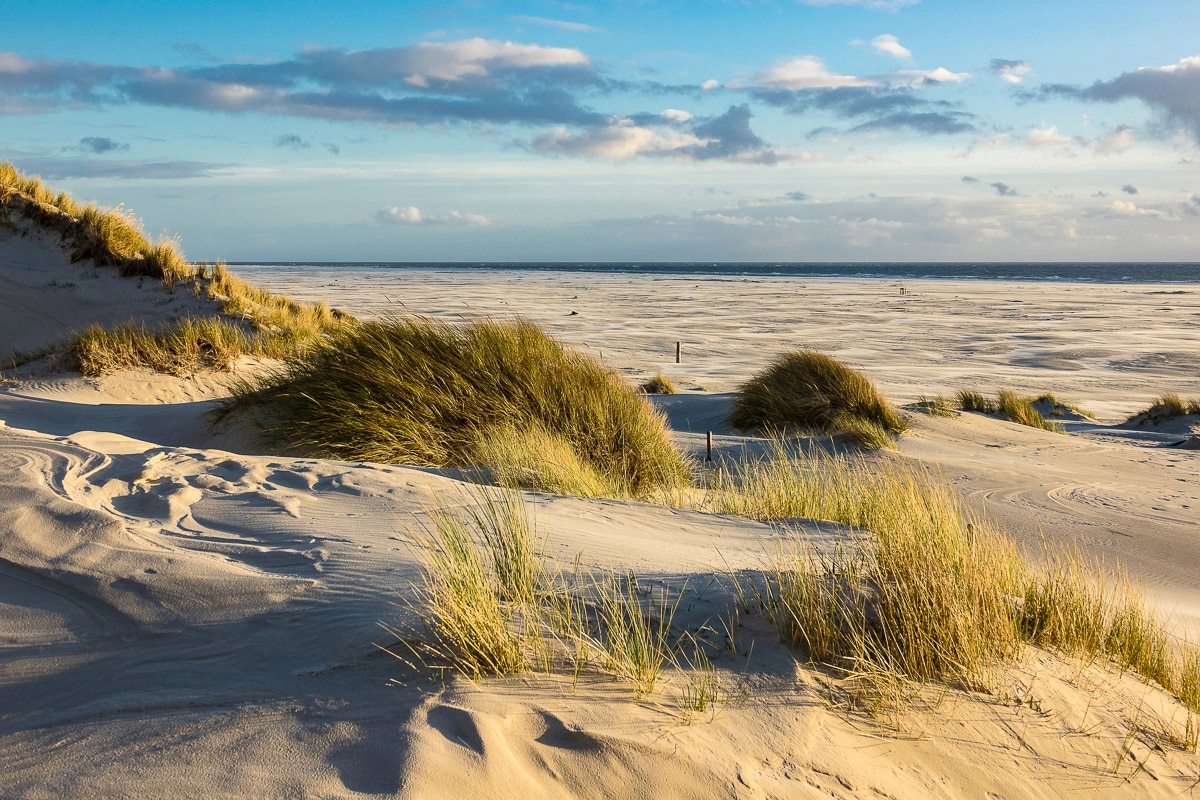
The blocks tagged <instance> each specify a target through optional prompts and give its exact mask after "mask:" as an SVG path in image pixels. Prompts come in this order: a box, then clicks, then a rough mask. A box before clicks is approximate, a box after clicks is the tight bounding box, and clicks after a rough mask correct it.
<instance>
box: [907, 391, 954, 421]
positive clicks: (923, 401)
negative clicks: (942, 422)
mask: <svg viewBox="0 0 1200 800" xmlns="http://www.w3.org/2000/svg"><path fill="white" fill-rule="evenodd" d="M910 408H913V409H915V410H917V411H923V412H925V413H926V414H928V415H929V416H931V417H957V416H958V409H957V408H956V407H955V405H954V401H952V400H950V399H948V398H946V397H943V396H942V395H940V394H939V395H938V396H937V397H933V398H930V397H926V396H925V395H921V396H920V397H918V398H917V402H915V403H913V405H912V406H910Z"/></svg>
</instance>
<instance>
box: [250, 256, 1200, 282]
mask: <svg viewBox="0 0 1200 800" xmlns="http://www.w3.org/2000/svg"><path fill="white" fill-rule="evenodd" d="M229 265H230V266H231V267H237V268H246V269H253V268H254V267H266V268H274V269H287V268H291V269H297V270H309V269H311V270H331V269H347V270H376V269H378V270H500V271H520V272H585V273H630V274H646V275H711V276H726V277H737V276H742V277H805V278H891V279H902V280H921V279H953V280H985V281H986V280H995V281H1067V282H1080V283H1200V262H1162V263H1157V262H1156V263H1129V262H1096V261H1081V262H1062V261H1055V262H1036V261H1031V262H988V261H956V262H903V263H898V262H881V263H836V262H780V261H764V262H757V263H744V262H736V263H729V262H702V261H689V262H652V261H629V262H608V261H604V262H587V261H563V262H407V261H394V262H377V261H332V262H331V261H307V262H306V261H270V262H269V261H243V262H229Z"/></svg>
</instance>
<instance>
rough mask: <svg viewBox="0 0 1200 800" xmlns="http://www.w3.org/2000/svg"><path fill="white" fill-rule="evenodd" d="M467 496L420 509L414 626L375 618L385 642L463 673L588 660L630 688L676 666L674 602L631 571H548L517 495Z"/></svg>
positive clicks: (408, 656)
mask: <svg viewBox="0 0 1200 800" xmlns="http://www.w3.org/2000/svg"><path fill="white" fill-rule="evenodd" d="M466 500H467V502H466V504H465V505H464V506H463V507H462V508H459V509H444V508H439V509H436V510H434V511H432V512H430V514H429V518H430V524H429V525H428V526H426V527H425V528H423V529H422V531H421V532H420V533H419V534H418V535H417V537H416V539H417V541H416V545H417V547H418V548H419V552H420V558H421V563H422V565H423V567H424V581H423V582H422V584H421V586H420V589H419V591H418V593H417V596H416V597H415V598H414V599H413V601H412V603H411V606H410V610H411V611H412V612H414V616H416V617H417V618H419V619H421V620H423V621H424V623H425V631H424V635H423V636H419V637H417V638H416V639H414V638H413V637H411V636H407V635H405V634H404V632H401V631H398V630H395V629H394V628H392V627H389V626H387V625H386V624H385V625H384V628H385V629H386V630H388V631H389V632H390V633H392V634H393V635H394V636H395V637H396V638H397V643H396V644H393V645H392V646H390V647H387V648H384V649H386V650H387V651H388V652H390V653H392V654H393V655H396V656H397V657H399V658H400V659H402V660H403V661H405V662H408V663H409V664H411V665H412V666H415V667H417V668H419V669H420V668H425V669H429V668H433V669H437V668H443V669H444V668H449V669H451V670H454V671H456V672H458V673H460V674H463V675H465V676H467V677H469V678H471V679H473V680H478V679H480V678H483V677H486V676H489V675H506V674H513V673H521V672H539V671H540V672H543V673H547V674H549V673H551V672H553V671H555V670H566V671H568V672H570V673H573V674H574V676H575V677H576V678H578V676H579V674H580V673H581V672H582V671H583V670H584V669H589V668H591V669H599V670H602V671H604V672H607V673H609V674H610V675H612V676H613V677H615V678H617V679H620V680H623V681H626V682H627V683H628V684H629V685H630V687H631V688H632V690H633V693H634V695H635V696H642V695H646V694H649V693H651V692H653V691H654V689H655V687H656V684H657V683H658V681H659V678H660V677H661V675H662V674H663V671H664V670H665V669H666V668H667V667H668V666H669V665H671V664H672V663H676V659H675V654H676V650H677V643H678V638H679V637H678V636H676V635H675V633H674V631H673V629H672V620H673V618H674V613H675V607H676V603H677V601H676V603H673V602H672V601H670V600H669V599H668V597H667V595H666V594H665V593H663V592H659V593H658V594H657V597H654V596H653V594H654V593H652V592H651V593H648V592H646V591H644V590H643V588H642V587H641V586H640V585H639V583H638V581H637V578H636V577H634V576H632V575H616V574H615V573H610V574H604V575H602V576H600V577H597V576H595V575H592V574H590V573H587V572H581V571H578V570H576V571H575V572H574V573H573V574H571V575H568V574H566V573H563V572H562V571H561V570H559V569H557V568H555V567H554V566H553V562H551V561H550V560H549V559H547V558H545V557H544V555H543V553H542V544H543V540H542V533H541V532H540V530H539V528H538V526H537V524H536V522H535V521H534V520H533V518H532V516H531V514H530V513H529V511H528V509H527V508H526V506H525V503H524V501H523V500H522V498H521V496H520V494H519V493H516V492H513V491H509V490H500V489H494V488H479V489H477V490H476V491H475V492H474V493H473V496H468V497H467V498H466ZM647 595H650V596H647ZM710 683H711V681H710ZM712 689H713V687H711V686H710V688H709V690H708V692H709V695H708V697H709V699H711V698H712V696H713V692H712Z"/></svg>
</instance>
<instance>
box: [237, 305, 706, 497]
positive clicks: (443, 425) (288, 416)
mask: <svg viewBox="0 0 1200 800" xmlns="http://www.w3.org/2000/svg"><path fill="white" fill-rule="evenodd" d="M235 409H254V410H255V412H256V415H257V418H258V420H259V422H260V423H261V425H262V428H263V437H264V439H265V440H266V441H267V442H269V443H272V444H275V445H278V446H283V447H286V448H289V449H291V450H293V451H297V452H304V453H307V454H310V455H314V456H318V457H323V458H337V459H343V460H363V461H377V462H384V463H401V464H414V465H420V466H432V467H462V468H471V467H484V468H487V469H489V470H492V471H493V472H495V473H498V474H499V475H501V476H502V477H507V478H508V479H509V480H508V481H507V482H511V483H514V484H518V485H533V486H537V487H538V488H542V489H546V490H555V487H556V486H564V488H569V487H566V486H565V484H567V483H569V481H565V480H563V479H561V478H556V477H554V475H555V470H567V471H568V472H570V471H573V470H572V467H573V465H582V466H583V467H586V469H585V470H583V471H582V473H581V474H580V476H579V481H580V482H581V483H584V484H589V485H590V484H592V483H593V482H594V480H595V479H596V478H597V477H599V478H600V479H601V480H602V482H603V484H604V485H605V486H606V487H610V488H614V489H617V488H619V489H620V492H619V493H620V494H622V495H624V494H631V495H639V496H641V495H647V494H651V493H653V492H656V491H659V490H664V489H672V488H678V487H681V486H683V485H686V483H687V482H688V479H689V476H690V469H689V466H688V464H687V462H686V461H685V460H684V459H683V457H682V456H681V455H680V454H679V453H678V452H677V451H676V450H675V448H674V447H673V446H672V445H671V443H670V440H669V439H668V437H667V432H666V428H665V425H664V422H663V418H662V416H661V415H659V414H658V413H657V412H655V411H654V409H653V408H652V407H651V406H650V404H649V402H648V401H647V400H646V399H645V398H644V397H642V396H641V395H639V394H638V393H637V391H636V390H634V389H633V388H631V387H629V386H628V385H626V384H625V383H624V382H623V381H622V380H621V378H620V376H619V375H617V374H616V373H615V372H613V371H611V370H609V369H607V368H604V367H602V366H601V365H599V364H597V363H596V362H595V361H594V360H592V359H591V358H589V357H588V356H586V355H583V354H580V353H578V352H574V351H571V350H568V349H566V348H565V347H563V346H562V345H561V344H560V343H559V342H557V341H556V340H554V339H552V338H550V337H549V336H547V335H546V334H545V333H544V332H543V331H542V330H541V329H539V328H538V327H537V326H535V325H533V324H532V323H529V322H525V321H522V320H516V321H512V322H493V321H486V322H477V323H470V324H461V325H451V324H447V323H442V322H435V321H431V320H425V319H392V320H385V321H378V322H366V323H362V324H360V325H356V326H350V327H347V328H345V329H343V330H338V331H335V332H334V333H332V334H331V335H329V336H328V338H326V339H324V340H322V341H321V342H320V343H319V344H317V345H316V346H314V347H313V348H312V349H310V350H308V351H305V352H302V353H300V354H298V355H296V356H294V357H292V358H290V359H289V360H288V361H286V362H285V364H284V367H283V368H282V369H281V370H279V371H278V372H276V373H275V374H273V375H270V376H267V377H264V378H262V379H260V380H258V381H257V382H255V383H253V384H248V385H245V386H243V387H242V388H241V389H240V390H237V392H236V394H235V396H234V397H233V398H232V399H231V400H230V401H229V402H228V403H226V404H225V405H224V406H223V408H222V409H221V410H220V411H219V416H224V415H225V414H228V413H230V412H232V411H233V410H235ZM539 451H544V452H545V456H543V455H542V454H541V453H540V452H539ZM543 457H544V458H546V459H547V463H546V464H545V465H544V466H543V465H541V464H540V463H539V461H538V459H539V458H543ZM550 462H553V463H550ZM531 470H532V471H533V472H535V473H536V477H534V478H531V479H529V480H524V479H522V477H521V476H523V475H525V474H527V473H529V472H530V471H531Z"/></svg>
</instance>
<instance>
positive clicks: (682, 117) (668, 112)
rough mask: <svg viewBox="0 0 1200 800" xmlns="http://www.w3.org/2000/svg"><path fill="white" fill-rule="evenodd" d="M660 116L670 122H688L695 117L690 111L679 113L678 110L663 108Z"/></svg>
mask: <svg viewBox="0 0 1200 800" xmlns="http://www.w3.org/2000/svg"><path fill="white" fill-rule="evenodd" d="M660 115H661V116H662V117H663V118H665V119H669V120H671V121H672V122H688V121H690V120H692V119H694V118H695V116H696V115H695V114H693V113H692V112H690V111H681V110H679V109H678V108H664V109H663V110H662V112H661V114H660Z"/></svg>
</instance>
